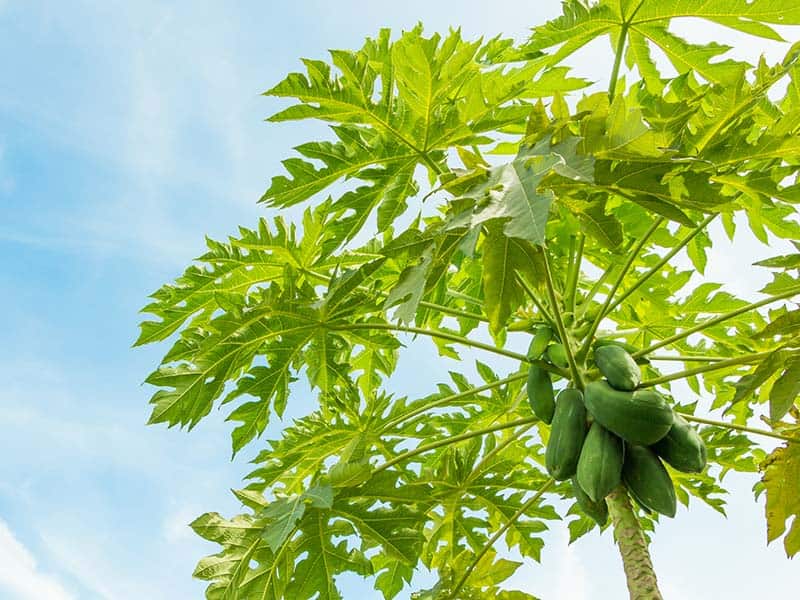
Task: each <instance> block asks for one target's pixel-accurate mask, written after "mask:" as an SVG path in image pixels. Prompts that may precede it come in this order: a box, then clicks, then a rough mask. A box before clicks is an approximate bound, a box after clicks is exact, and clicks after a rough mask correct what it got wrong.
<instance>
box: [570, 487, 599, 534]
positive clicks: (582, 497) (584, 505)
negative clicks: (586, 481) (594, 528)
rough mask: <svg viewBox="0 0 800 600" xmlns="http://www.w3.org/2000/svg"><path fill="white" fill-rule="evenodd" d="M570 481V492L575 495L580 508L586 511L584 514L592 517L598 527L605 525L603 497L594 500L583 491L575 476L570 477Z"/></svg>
mask: <svg viewBox="0 0 800 600" xmlns="http://www.w3.org/2000/svg"><path fill="white" fill-rule="evenodd" d="M570 483H571V484H572V493H573V494H574V495H575V500H576V502H577V503H578V506H579V507H580V509H581V510H582V511H583V512H584V513H586V516H588V517H591V518H592V519H594V521H595V523H597V524H598V525H600V527H602V526H603V525H605V524H606V523H607V522H608V504H607V503H606V500H605V498H602V499H601V500H600V501H598V502H595V501H594V500H592V499H591V498H589V495H588V494H587V493H586V492H584V491H583V488H582V487H581V486H580V484H579V483H578V480H577V479H576V478H575V477H573V478H572V481H571V482H570Z"/></svg>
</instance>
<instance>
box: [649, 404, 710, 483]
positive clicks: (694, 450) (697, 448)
mask: <svg viewBox="0 0 800 600" xmlns="http://www.w3.org/2000/svg"><path fill="white" fill-rule="evenodd" d="M651 448H652V449H653V451H654V452H655V453H656V454H658V455H659V456H660V457H661V458H662V459H663V460H664V461H665V462H668V463H669V464H670V465H672V467H673V468H675V469H677V470H678V471H683V472H684V473H700V472H702V471H703V469H705V468H706V445H705V442H703V438H701V437H700V434H699V433H697V431H696V430H695V429H694V427H692V426H691V425H689V423H688V422H687V421H686V419H684V418H683V417H682V416H680V415H679V414H676V415H675V419H674V421H673V423H672V427H671V428H670V430H669V432H668V433H667V435H665V436H664V437H663V438H661V439H660V440H659V441H657V442H656V443H655V444H653V446H651Z"/></svg>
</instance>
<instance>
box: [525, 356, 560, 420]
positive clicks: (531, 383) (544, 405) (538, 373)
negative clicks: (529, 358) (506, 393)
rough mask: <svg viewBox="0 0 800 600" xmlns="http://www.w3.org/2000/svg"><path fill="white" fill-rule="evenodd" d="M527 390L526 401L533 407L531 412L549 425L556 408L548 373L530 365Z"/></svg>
mask: <svg viewBox="0 0 800 600" xmlns="http://www.w3.org/2000/svg"><path fill="white" fill-rule="evenodd" d="M527 390H528V403H529V404H530V405H531V409H533V414H535V415H536V416H537V417H539V418H540V419H541V420H542V421H544V422H545V423H547V424H548V425H549V424H550V422H551V421H552V420H553V413H554V412H555V410H556V401H555V394H554V392H553V382H552V380H551V379H550V373H548V372H547V371H545V370H544V369H542V368H541V367H538V366H536V365H531V367H530V369H529V370H528V386H527Z"/></svg>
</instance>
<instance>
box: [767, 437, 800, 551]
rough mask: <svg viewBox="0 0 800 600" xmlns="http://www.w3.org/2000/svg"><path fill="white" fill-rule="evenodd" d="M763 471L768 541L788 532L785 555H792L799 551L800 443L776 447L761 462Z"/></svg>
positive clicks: (784, 542)
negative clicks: (789, 523) (799, 485)
mask: <svg viewBox="0 0 800 600" xmlns="http://www.w3.org/2000/svg"><path fill="white" fill-rule="evenodd" d="M761 472H762V478H761V483H762V484H763V486H764V488H765V489H766V492H767V503H766V517H767V542H772V541H774V540H776V539H778V538H779V537H781V536H782V535H784V533H785V534H786V535H785V537H784V539H783V545H784V548H785V550H786V555H787V556H789V557H792V556H794V555H795V554H797V553H798V552H800V493H799V492H800V489H798V481H800V444H794V443H788V444H784V445H783V446H780V447H779V448H776V449H775V450H774V451H773V452H772V454H770V455H769V457H767V459H766V460H765V461H764V462H763V463H762V464H761ZM790 519H793V521H792V523H791V525H788V524H787V521H789V520H790Z"/></svg>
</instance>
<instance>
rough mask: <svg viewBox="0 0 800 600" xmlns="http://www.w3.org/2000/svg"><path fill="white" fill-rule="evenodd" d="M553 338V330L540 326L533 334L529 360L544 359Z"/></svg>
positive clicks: (529, 348) (529, 347)
mask: <svg viewBox="0 0 800 600" xmlns="http://www.w3.org/2000/svg"><path fill="white" fill-rule="evenodd" d="M552 338H553V330H552V329H550V327H549V326H547V325H539V326H538V327H537V328H536V332H535V333H534V334H533V339H532V340H531V345H530V346H528V358H529V359H530V360H537V359H539V358H541V357H542V354H544V351H545V350H547V345H548V344H549V343H550V340H551V339H552Z"/></svg>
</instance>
